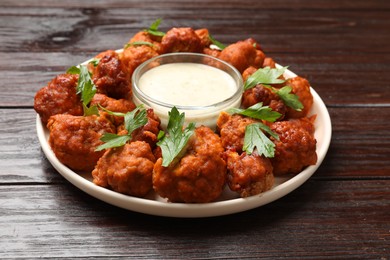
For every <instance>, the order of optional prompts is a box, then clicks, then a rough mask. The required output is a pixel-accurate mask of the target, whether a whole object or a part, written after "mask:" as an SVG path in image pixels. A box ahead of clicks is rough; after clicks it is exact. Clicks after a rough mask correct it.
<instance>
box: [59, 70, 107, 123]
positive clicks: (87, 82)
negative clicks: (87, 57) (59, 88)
mask: <svg viewBox="0 0 390 260" xmlns="http://www.w3.org/2000/svg"><path fill="white" fill-rule="evenodd" d="M66 72H67V73H69V74H78V75H79V79H78V82H77V87H76V94H77V95H80V99H81V101H82V103H83V110H84V116H89V115H98V114H99V111H98V109H97V106H89V103H90V102H91V100H92V98H93V96H94V95H95V93H96V91H97V89H96V86H95V84H94V83H93V81H92V75H91V73H90V72H89V71H88V68H87V66H86V65H80V66H72V67H70V68H69V69H68V70H67V71H66Z"/></svg>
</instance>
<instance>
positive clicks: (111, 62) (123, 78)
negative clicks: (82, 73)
mask: <svg viewBox="0 0 390 260" xmlns="http://www.w3.org/2000/svg"><path fill="white" fill-rule="evenodd" d="M95 59H98V60H99V62H98V65H97V66H96V67H95V66H94V65H93V64H91V63H89V64H88V69H89V71H90V72H91V73H92V80H93V82H94V84H95V85H96V88H97V93H101V94H105V95H106V96H108V97H111V98H115V99H131V95H132V93H131V82H130V77H131V75H130V74H128V73H127V72H126V69H125V67H124V64H123V62H121V61H120V60H119V54H118V53H116V52H115V51H113V50H107V51H104V52H102V53H99V54H98V55H97V56H96V57H95Z"/></svg>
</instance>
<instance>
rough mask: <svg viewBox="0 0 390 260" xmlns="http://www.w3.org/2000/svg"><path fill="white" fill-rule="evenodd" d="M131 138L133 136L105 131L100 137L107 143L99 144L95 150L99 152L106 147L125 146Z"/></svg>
mask: <svg viewBox="0 0 390 260" xmlns="http://www.w3.org/2000/svg"><path fill="white" fill-rule="evenodd" d="M130 139H131V136H129V135H116V134H111V133H105V134H104V135H103V136H102V138H100V140H101V141H103V142H105V143H104V144H102V145H99V146H98V147H97V148H96V149H95V151H96V152H99V151H102V150H104V149H108V148H114V147H120V146H123V145H125V144H126V142H127V141H129V140H130Z"/></svg>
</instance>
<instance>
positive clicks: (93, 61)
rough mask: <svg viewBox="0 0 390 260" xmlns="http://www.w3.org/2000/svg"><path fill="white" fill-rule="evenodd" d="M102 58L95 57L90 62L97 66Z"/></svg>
mask: <svg viewBox="0 0 390 260" xmlns="http://www.w3.org/2000/svg"><path fill="white" fill-rule="evenodd" d="M99 62H100V59H98V58H94V59H92V60H91V61H90V62H89V63H91V64H92V65H93V66H94V67H97V66H98V65H99Z"/></svg>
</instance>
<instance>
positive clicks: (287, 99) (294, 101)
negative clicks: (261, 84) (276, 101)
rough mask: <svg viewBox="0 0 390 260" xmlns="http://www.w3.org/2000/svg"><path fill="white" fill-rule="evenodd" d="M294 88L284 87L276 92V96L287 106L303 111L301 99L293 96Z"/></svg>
mask: <svg viewBox="0 0 390 260" xmlns="http://www.w3.org/2000/svg"><path fill="white" fill-rule="evenodd" d="M291 90H292V88H291V87H290V86H284V87H283V88H281V89H279V90H277V91H276V94H277V95H278V96H279V97H280V99H281V100H283V103H284V104H286V105H287V106H289V107H291V108H293V109H295V110H297V111H302V109H303V104H302V103H301V101H299V98H298V96H297V95H295V94H291Z"/></svg>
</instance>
